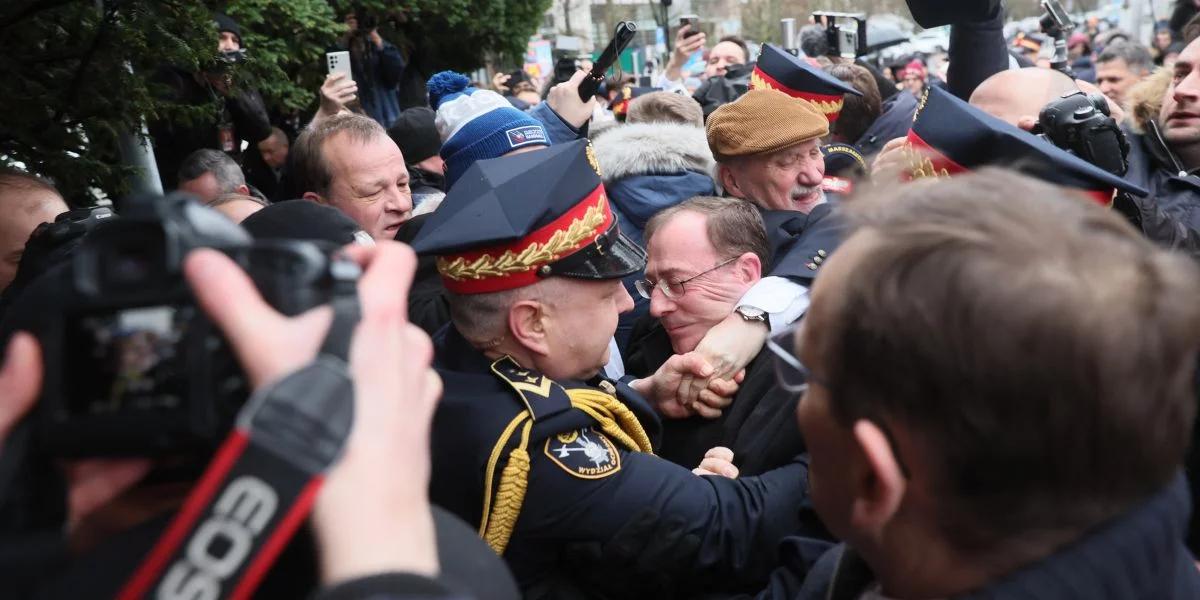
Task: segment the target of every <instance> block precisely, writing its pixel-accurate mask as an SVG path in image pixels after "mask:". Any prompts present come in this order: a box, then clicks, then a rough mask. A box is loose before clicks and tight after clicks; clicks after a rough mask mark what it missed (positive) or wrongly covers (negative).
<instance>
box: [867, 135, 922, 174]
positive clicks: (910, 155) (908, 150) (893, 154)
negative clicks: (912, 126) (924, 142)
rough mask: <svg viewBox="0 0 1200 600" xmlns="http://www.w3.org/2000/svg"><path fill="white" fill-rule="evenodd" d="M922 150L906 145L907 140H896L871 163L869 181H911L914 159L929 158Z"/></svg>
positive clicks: (886, 146)
mask: <svg viewBox="0 0 1200 600" xmlns="http://www.w3.org/2000/svg"><path fill="white" fill-rule="evenodd" d="M930 157H931V155H930V154H929V153H928V152H926V151H925V150H923V149H922V148H919V147H916V146H913V145H912V144H909V143H908V138H896V139H894V140H892V141H890V142H888V143H887V144H884V146H883V149H882V150H880V151H879V154H877V155H876V156H875V161H874V162H872V163H871V179H873V180H878V181H887V182H903V181H908V180H909V179H911V172H912V169H913V159H914V158H930Z"/></svg>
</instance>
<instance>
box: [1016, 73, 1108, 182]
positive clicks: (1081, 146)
mask: <svg viewBox="0 0 1200 600" xmlns="http://www.w3.org/2000/svg"><path fill="white" fill-rule="evenodd" d="M1034 133H1036V134H1039V135H1040V136H1041V137H1043V138H1044V139H1046V140H1049V141H1050V143H1052V144H1054V145H1055V146H1058V147H1059V148H1062V149H1064V150H1067V151H1068V152H1070V153H1072V154H1074V155H1076V156H1078V157H1079V158H1082V159H1083V160H1085V161H1087V162H1089V163H1091V164H1093V165H1096V166H1097V167H1100V168H1101V169H1104V170H1105V171H1108V172H1109V173H1112V174H1114V175H1118V176H1120V175H1124V174H1125V170H1126V168H1127V166H1128V165H1127V162H1126V157H1127V156H1128V155H1129V141H1128V140H1126V139H1125V133H1124V132H1122V131H1121V128H1120V126H1119V125H1117V122H1116V120H1114V119H1113V118H1112V116H1110V115H1109V111H1108V101H1107V100H1105V98H1104V96H1101V95H1099V94H1085V93H1083V92H1082V91H1074V92H1070V93H1068V94H1064V95H1063V96H1062V97H1060V98H1058V99H1056V100H1054V101H1052V102H1050V103H1049V104H1047V105H1046V106H1045V107H1043V108H1042V111H1041V113H1040V114H1038V124H1037V126H1036V127H1035V128H1034Z"/></svg>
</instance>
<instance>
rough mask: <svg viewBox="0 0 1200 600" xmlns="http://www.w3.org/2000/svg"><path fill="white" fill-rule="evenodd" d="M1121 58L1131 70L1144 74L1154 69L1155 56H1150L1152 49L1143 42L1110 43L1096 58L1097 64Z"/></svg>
mask: <svg viewBox="0 0 1200 600" xmlns="http://www.w3.org/2000/svg"><path fill="white" fill-rule="evenodd" d="M1117 59H1121V60H1123V61H1125V64H1126V65H1129V70H1131V71H1134V72H1138V73H1141V74H1143V75H1145V74H1147V73H1149V72H1150V71H1152V70H1153V69H1154V57H1152V56H1150V51H1149V50H1147V49H1146V47H1145V46H1143V45H1141V44H1136V43H1134V42H1129V41H1124V40H1122V41H1119V42H1114V43H1112V44H1109V45H1108V46H1107V47H1105V48H1104V51H1103V52H1101V53H1100V56H1098V57H1097V58H1096V64H1102V63H1106V62H1112V61H1114V60H1117Z"/></svg>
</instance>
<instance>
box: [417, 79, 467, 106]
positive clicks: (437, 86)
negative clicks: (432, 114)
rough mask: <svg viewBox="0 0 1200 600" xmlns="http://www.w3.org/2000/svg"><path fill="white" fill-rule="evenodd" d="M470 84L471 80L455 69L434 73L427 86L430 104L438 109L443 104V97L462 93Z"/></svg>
mask: <svg viewBox="0 0 1200 600" xmlns="http://www.w3.org/2000/svg"><path fill="white" fill-rule="evenodd" d="M470 85H471V80H470V79H467V77H466V75H463V74H461V73H455V72H454V71H442V72H441V73H434V75H433V77H430V78H429V83H427V84H426V86H425V87H426V88H427V89H428V90H429V104H430V105H432V106H433V108H434V110H436V109H437V108H438V106H439V105H441V103H442V99H443V98H445V97H447V96H450V95H453V94H459V93H462V92H463V91H465V90H466V89H467V87H468V86H470Z"/></svg>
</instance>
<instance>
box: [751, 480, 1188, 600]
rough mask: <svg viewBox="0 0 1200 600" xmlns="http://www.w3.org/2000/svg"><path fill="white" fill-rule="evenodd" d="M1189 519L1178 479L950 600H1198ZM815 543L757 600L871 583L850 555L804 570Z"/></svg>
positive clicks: (838, 591)
mask: <svg viewBox="0 0 1200 600" xmlns="http://www.w3.org/2000/svg"><path fill="white" fill-rule="evenodd" d="M1190 511H1191V498H1190V496H1189V495H1188V492H1187V487H1186V485H1185V483H1184V482H1183V478H1182V477H1179V478H1177V479H1176V480H1175V481H1174V482H1173V483H1172V484H1171V485H1170V486H1169V487H1168V488H1167V489H1165V490H1163V491H1162V492H1160V493H1158V494H1156V495H1155V496H1153V497H1152V498H1149V499H1148V500H1146V501H1145V502H1144V503H1142V504H1141V505H1140V506H1138V507H1136V508H1134V509H1133V510H1130V511H1129V512H1127V513H1125V514H1123V515H1121V516H1119V517H1117V518H1115V519H1113V520H1111V521H1109V522H1107V523H1104V524H1101V525H1100V526H1098V527H1095V528H1094V529H1093V530H1092V531H1091V532H1089V533H1088V534H1086V535H1085V536H1084V537H1083V538H1082V539H1080V540H1077V541H1076V542H1074V543H1072V544H1068V545H1067V546H1066V547H1064V548H1062V549H1060V550H1059V551H1058V552H1056V553H1054V554H1052V555H1051V556H1049V557H1046V558H1044V559H1042V560H1040V561H1038V562H1036V563H1033V564H1031V565H1027V566H1025V567H1022V568H1020V569H1018V570H1017V571H1015V572H1013V573H1010V574H1008V575H1006V576H1004V577H1001V578H999V579H997V580H996V581H993V582H990V583H988V584H987V585H985V586H984V587H983V588H981V589H978V590H975V591H973V592H969V593H966V594H960V595H956V596H954V598H953V600H983V599H985V598H986V599H988V600H1118V599H1120V600H1152V599H1153V600H1183V599H1184V598H1189V599H1190V598H1200V571H1197V570H1196V565H1195V563H1194V562H1193V561H1194V559H1193V557H1192V555H1191V554H1190V553H1188V551H1187V549H1186V548H1184V546H1183V543H1182V542H1181V540H1182V538H1183V530H1184V527H1185V526H1186V525H1187V520H1188V513H1189V512H1190ZM820 547H821V544H820V543H816V544H814V543H812V542H809V541H806V540H802V539H797V538H791V539H788V540H787V541H786V542H784V544H783V549H782V552H781V553H782V554H783V557H784V559H783V560H784V562H785V564H787V565H788V566H787V567H781V568H780V569H778V570H777V571H776V572H775V573H774V574H772V576H771V584H770V586H769V587H768V588H767V589H766V590H764V591H763V592H762V593H760V594H759V595H758V598H759V600H858V598H859V597H860V596H861V595H862V593H863V592H865V591H866V590H867V589H869V588H870V587H871V586H872V585H873V584H874V581H875V577H874V575H873V574H872V573H871V570H870V568H869V567H868V566H867V564H866V563H865V562H863V560H862V559H861V558H860V557H859V556H858V555H857V554H856V553H855V552H854V550H853V549H852V548H849V547H847V546H845V545H839V546H836V547H834V548H833V549H831V550H829V551H828V552H826V553H824V554H823V555H821V556H820V558H819V559H818V560H817V561H816V562H815V563H809V564H807V565H806V564H805V559H806V557H811V556H812V553H813V551H814V550H816V549H819V548H820Z"/></svg>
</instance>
